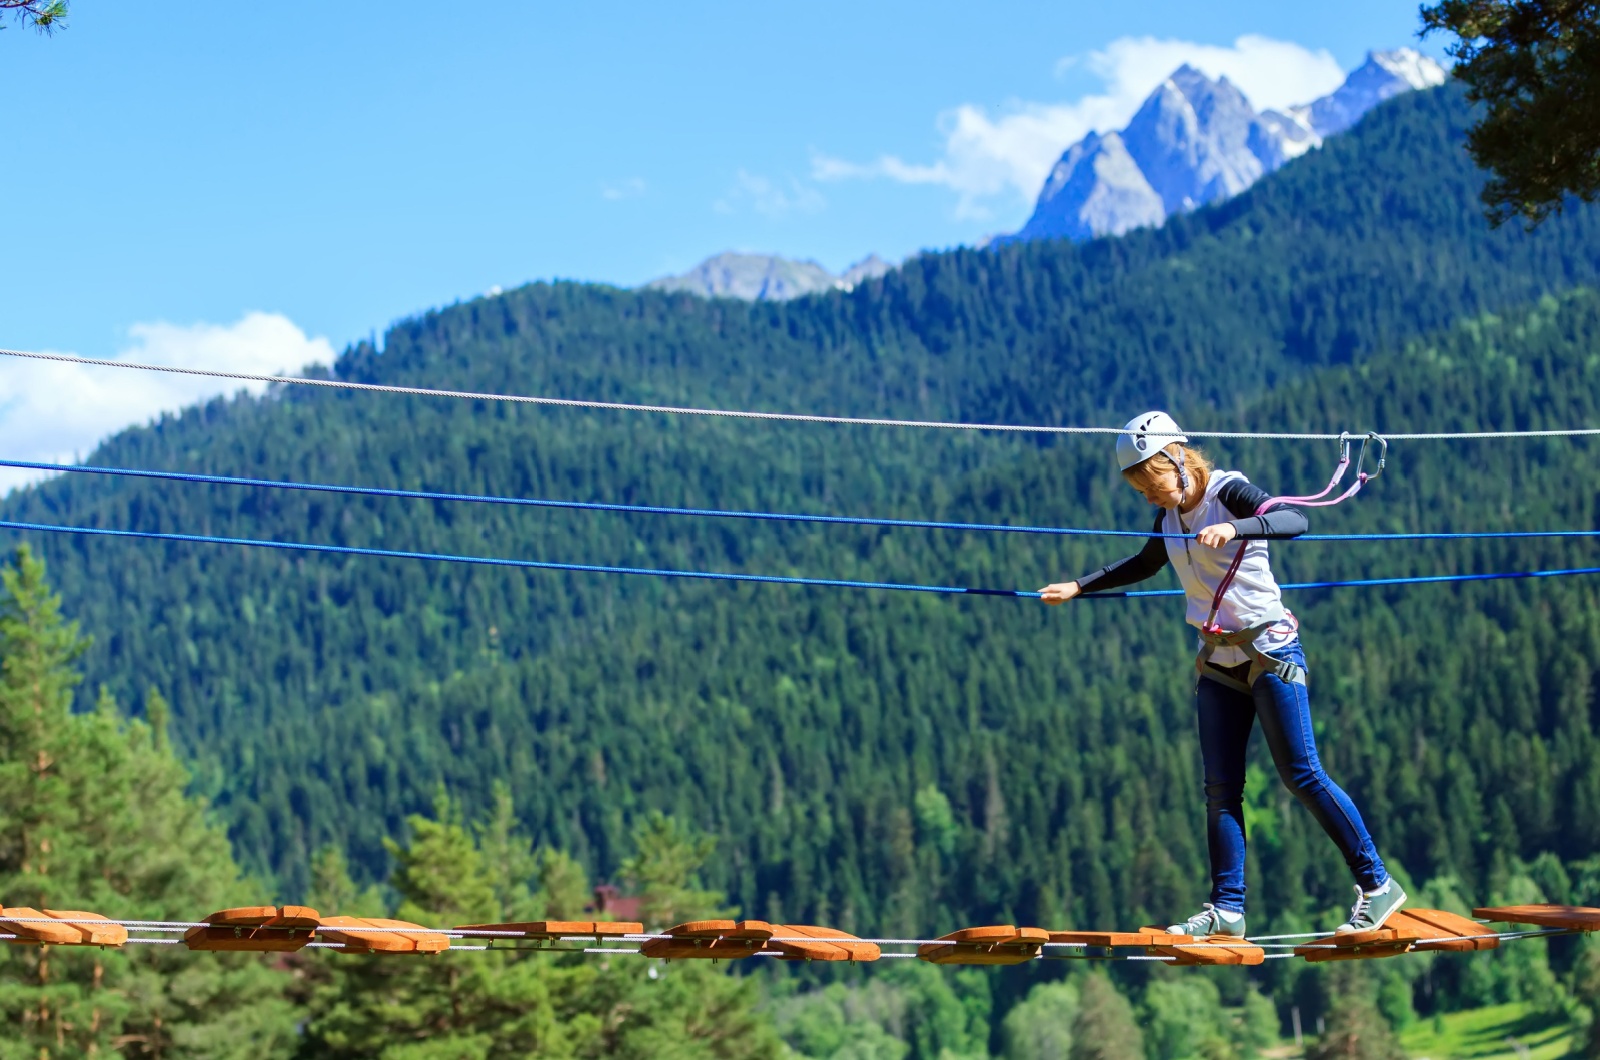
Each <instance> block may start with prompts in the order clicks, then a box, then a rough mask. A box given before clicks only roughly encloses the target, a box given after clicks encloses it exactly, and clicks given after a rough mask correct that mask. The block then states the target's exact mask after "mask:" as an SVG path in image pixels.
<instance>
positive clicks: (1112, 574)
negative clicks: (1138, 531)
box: [1078, 479, 1311, 593]
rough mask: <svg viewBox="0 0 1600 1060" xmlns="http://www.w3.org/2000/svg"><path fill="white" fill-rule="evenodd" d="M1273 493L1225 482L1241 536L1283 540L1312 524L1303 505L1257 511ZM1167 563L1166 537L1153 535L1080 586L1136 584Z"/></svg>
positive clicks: (1098, 588)
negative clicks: (1134, 550) (1132, 552)
mask: <svg viewBox="0 0 1600 1060" xmlns="http://www.w3.org/2000/svg"><path fill="white" fill-rule="evenodd" d="M1271 496H1272V495H1271V494H1270V493H1268V492H1267V491H1266V490H1264V489H1262V488H1261V487H1260V486H1254V485H1251V484H1250V483H1248V482H1245V481H1243V480H1242V479H1238V480H1234V481H1231V482H1225V483H1223V485H1222V488H1221V489H1219V490H1217V500H1218V501H1219V502H1221V504H1222V506H1223V507H1224V508H1226V509H1227V510H1228V512H1229V513H1230V514H1231V515H1233V518H1232V519H1230V520H1229V522H1230V523H1231V524H1232V525H1233V528H1234V529H1235V530H1237V531H1238V537H1239V538H1240V539H1244V538H1263V539H1267V540H1283V539H1286V538H1291V537H1299V536H1300V535H1301V534H1303V533H1305V532H1306V530H1307V529H1309V528H1310V525H1311V524H1310V522H1309V521H1308V520H1307V519H1306V513H1305V512H1303V511H1301V510H1300V509H1299V508H1292V507H1283V508H1274V509H1272V511H1270V512H1268V513H1267V514H1265V515H1257V514H1256V509H1257V508H1259V507H1261V505H1262V504H1263V503H1264V502H1266V501H1267V500H1268V499H1270V498H1271ZM1166 517H1167V513H1166V512H1165V511H1163V512H1161V513H1159V514H1158V515H1157V516H1156V521H1155V525H1154V526H1153V527H1151V529H1150V532H1151V533H1152V534H1155V535H1159V534H1161V532H1162V530H1161V523H1162V521H1163V520H1164V519H1166ZM1166 565H1167V542H1166V539H1165V538H1162V537H1160V536H1156V537H1152V538H1150V540H1149V541H1147V542H1145V546H1144V548H1142V549H1140V550H1139V551H1138V552H1137V553H1135V554H1134V555H1132V556H1128V557H1126V558H1124V559H1119V560H1117V561H1116V562H1115V563H1108V564H1106V565H1105V566H1104V567H1101V568H1100V569H1099V570H1097V571H1095V572H1094V573H1093V574H1086V575H1084V576H1083V577H1082V578H1079V579H1078V589H1079V591H1080V592H1085V593H1090V592H1096V593H1099V592H1108V591H1110V590H1112V589H1120V588H1122V587H1123V586H1125V585H1132V584H1134V583H1135V582H1142V581H1144V580H1145V579H1146V578H1150V577H1153V576H1155V574H1156V573H1157V572H1159V571H1160V570H1161V568H1162V567H1165V566H1166ZM1091 586H1092V587H1093V588H1091Z"/></svg>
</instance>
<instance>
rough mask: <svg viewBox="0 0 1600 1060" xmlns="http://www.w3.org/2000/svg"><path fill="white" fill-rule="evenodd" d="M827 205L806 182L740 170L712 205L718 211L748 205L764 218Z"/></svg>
mask: <svg viewBox="0 0 1600 1060" xmlns="http://www.w3.org/2000/svg"><path fill="white" fill-rule="evenodd" d="M826 205H827V200H825V199H823V197H822V193H821V192H820V191H818V190H817V189H816V188H813V187H812V186H811V185H809V184H805V183H803V182H801V181H799V180H796V179H795V178H793V177H790V178H789V179H788V180H787V181H776V180H772V179H771V178H769V177H763V176H760V175H758V174H755V173H749V172H746V171H745V170H742V169H741V170H739V172H738V174H737V176H735V178H734V182H733V187H732V188H731V189H729V191H728V193H727V194H726V195H724V196H723V197H722V198H720V199H718V200H717V201H716V202H714V203H712V204H711V208H712V209H714V210H716V211H717V212H718V213H738V212H739V211H740V210H741V209H744V208H749V209H751V210H754V211H755V212H756V213H758V214H761V215H763V216H765V217H782V216H783V215H785V214H790V213H816V212H817V211H819V210H821V209H822V208H823V207H824V206H826Z"/></svg>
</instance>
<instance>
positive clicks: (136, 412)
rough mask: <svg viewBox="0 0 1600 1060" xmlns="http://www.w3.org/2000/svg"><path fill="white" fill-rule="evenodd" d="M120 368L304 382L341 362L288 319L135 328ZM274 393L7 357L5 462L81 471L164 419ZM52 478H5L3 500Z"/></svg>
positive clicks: (0, 403) (2, 430)
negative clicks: (88, 460)
mask: <svg viewBox="0 0 1600 1060" xmlns="http://www.w3.org/2000/svg"><path fill="white" fill-rule="evenodd" d="M128 335H129V338H130V340H131V343H130V345H129V346H128V348H126V349H124V350H122V351H121V352H119V353H118V354H117V355H116V357H115V358H113V359H114V360H119V361H135V362H141V363H145V364H162V365H171V366H174V367H178V368H209V369H216V370H218V371H224V372H245V373H249V374H255V375H282V374H285V373H292V372H298V371H299V370H300V369H302V368H304V367H306V366H307V365H309V364H312V363H322V364H329V363H331V362H332V361H333V357H334V351H333V347H332V346H331V345H330V344H329V343H328V340H327V339H324V338H309V337H308V336H307V335H306V333H305V332H303V331H301V330H300V329H299V328H298V327H296V326H295V324H294V322H293V321H291V320H289V318H288V317H285V316H281V315H279V314H276V313H248V314H246V315H245V316H244V317H243V318H242V319H240V320H239V322H238V323H236V324H230V325H219V324H191V325H187V326H185V325H178V324H166V323H154V324H135V325H133V327H131V328H129V329H128ZM265 387H266V384H264V383H241V382H234V381H231V380H226V379H210V378H205V377H202V376H186V375H173V374H169V373H165V372H141V371H137V370H134V369H127V368H97V367H94V366H91V365H81V364H66V363H62V362H58V361H29V360H22V359H19V358H10V357H0V395H3V396H0V454H3V455H4V456H5V457H7V458H9V459H13V460H30V461H35V462H39V463H55V464H61V463H73V462H75V461H76V460H77V459H79V457H80V456H83V455H87V454H88V453H89V452H90V450H92V449H93V448H94V446H95V445H96V444H97V443H98V442H100V441H101V440H102V439H104V438H106V437H108V436H110V435H112V434H115V433H116V432H117V431H120V430H122V429H123V428H125V427H131V426H135V425H137V424H143V423H148V422H149V421H151V420H152V419H154V418H156V417H158V416H159V415H160V414H161V413H163V412H170V411H176V410H178V409H180V408H183V407H184V406H186V405H192V404H194V403H196V402H199V401H204V400H206V399H208V398H212V397H215V396H217V395H218V394H232V393H236V392H238V391H239V390H250V391H252V392H255V393H260V392H261V391H262V390H264V389H265ZM43 477H45V476H44V475H43V474H41V473H39V472H33V471H21V470H18V469H15V468H0V491H5V490H7V489H9V488H11V487H15V486H20V485H23V484H25V483H27V482H34V481H37V480H38V479H40V478H43Z"/></svg>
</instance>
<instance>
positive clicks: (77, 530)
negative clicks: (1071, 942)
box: [0, 519, 1600, 600]
mask: <svg viewBox="0 0 1600 1060" xmlns="http://www.w3.org/2000/svg"><path fill="white" fill-rule="evenodd" d="M0 529H3V530H22V531H40V532H44V533H55V534H79V535H84V536H90V537H118V538H138V539H143V540H148V541H175V542H185V543H192V544H206V545H236V546H241V547H247V548H269V549H283V550H287V551H293V552H321V553H326V554H331V555H342V556H375V557H380V558H384V559H414V560H425V561H430V562H437V563H464V564H469V565H476V566H487V567H511V568H518V569H526V570H564V571H577V572H583V573H589V574H634V575H647V576H651V577H657V578H690V579H698V580H702V581H723V582H752V583H756V584H766V585H811V586H821V587H826V588H835V589H886V590H895V591H899V592H915V593H935V594H939V595H945V596H1009V597H1017V598H1022V599H1035V600H1036V599H1039V597H1040V595H1041V594H1040V593H1039V592H1037V591H1032V590H1024V589H987V588H977V587H971V586H956V585H919V584H915V583H910V582H879V581H856V580H851V579H846V578H802V577H791V576H784V575H777V574H735V573H731V572H725V571H686V570H665V569H659V568H653V567H619V566H608V565H604V564H598V563H560V562H556V561H554V560H534V559H508V558H501V557H494V556H462V555H455V554H451V553H445V552H411V551H403V550H399V549H384V548H364V547H361V546H357V545H318V544H312V543H309V542H304V541H267V540H262V539H259V538H249V537H219V536H215V535H210V534H174V533H161V532H157V531H153V530H113V529H109V528H106V527H91V526H57V525H54V524H51V523H28V522H20V521H16V520H10V519H6V520H0ZM1581 574H1600V567H1567V568H1562V569H1559V570H1543V571H1503V572H1497V573H1492V574H1432V575H1420V576H1410V577H1396V578H1354V579H1347V580H1336V581H1315V582H1289V583H1286V584H1284V585H1281V586H1279V588H1282V589H1345V588H1357V587H1369V586H1381V585H1428V584H1442V583H1446V582H1479V581H1506V580H1511V579H1523V578H1558V577H1567V576H1573V575H1581ZM1182 595H1183V590H1182V589H1144V590H1135V591H1131V592H1105V593H1092V592H1091V593H1084V594H1083V595H1082V596H1080V597H1078V599H1084V600H1094V599H1129V600H1131V599H1141V598H1145V597H1156V596H1182Z"/></svg>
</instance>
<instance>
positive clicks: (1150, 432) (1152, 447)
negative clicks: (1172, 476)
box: [1117, 412, 1189, 478]
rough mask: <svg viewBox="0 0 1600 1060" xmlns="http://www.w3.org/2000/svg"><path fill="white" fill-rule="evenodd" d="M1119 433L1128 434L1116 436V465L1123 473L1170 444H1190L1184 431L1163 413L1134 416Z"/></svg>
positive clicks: (1176, 422)
mask: <svg viewBox="0 0 1600 1060" xmlns="http://www.w3.org/2000/svg"><path fill="white" fill-rule="evenodd" d="M1122 429H1123V430H1124V431H1126V432H1127V433H1125V434H1119V435H1117V463H1118V465H1120V466H1121V468H1122V470H1123V471H1126V470H1128V469H1129V468H1130V467H1133V466H1134V465H1136V464H1142V463H1144V462H1145V461H1146V460H1149V459H1150V458H1151V457H1152V456H1155V455H1156V454H1157V453H1159V452H1161V451H1162V450H1163V449H1165V448H1166V447H1167V446H1169V445H1171V444H1172V443H1173V442H1187V441H1188V440H1189V438H1188V436H1187V435H1185V434H1184V433H1183V428H1181V427H1179V426H1178V421H1177V420H1175V419H1173V418H1172V417H1171V416H1168V415H1167V414H1166V413H1165V412H1146V413H1143V414H1141V415H1138V416H1135V417H1134V418H1133V419H1131V420H1129V421H1128V425H1127V426H1126V427H1124V428H1122ZM1174 463H1176V461H1174ZM1184 477H1185V478H1187V477H1188V476H1187V475H1185V476H1184Z"/></svg>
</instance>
